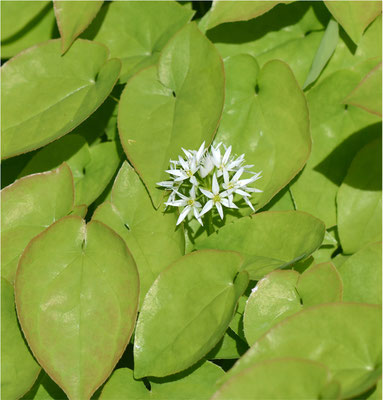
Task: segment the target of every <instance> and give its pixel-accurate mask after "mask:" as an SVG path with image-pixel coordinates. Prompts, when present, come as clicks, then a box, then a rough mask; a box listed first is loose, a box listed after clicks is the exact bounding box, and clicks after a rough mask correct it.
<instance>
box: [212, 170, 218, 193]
mask: <svg viewBox="0 0 383 400" xmlns="http://www.w3.org/2000/svg"><path fill="white" fill-rule="evenodd" d="M211 188H212V192H213V193H214V194H218V193H219V185H218V181H217V177H216V175H215V173H214V174H213V182H212V186H211Z"/></svg>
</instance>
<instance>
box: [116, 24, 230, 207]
mask: <svg viewBox="0 0 383 400" xmlns="http://www.w3.org/2000/svg"><path fill="white" fill-rule="evenodd" d="M185 54H187V57H186V56H185ZM223 101H224V72H223V67H222V60H221V58H220V56H219V54H218V52H217V50H216V49H215V48H214V46H213V45H212V44H211V43H210V42H209V41H208V40H207V39H206V37H204V36H203V35H202V34H201V32H200V31H199V30H198V28H197V26H196V25H195V24H194V23H191V24H188V25H186V26H185V27H184V28H182V29H181V30H180V31H179V32H178V33H177V34H176V35H175V36H174V37H173V38H172V40H171V41H170V42H169V43H168V44H167V46H166V47H165V48H164V50H163V51H162V53H161V57H160V60H159V63H158V69H157V67H155V66H153V67H150V68H147V69H145V70H143V71H141V72H139V73H138V74H137V75H135V76H134V77H133V78H132V79H130V80H129V82H128V83H127V85H126V87H125V89H124V92H123V93H122V95H121V100H120V105H119V111H118V119H119V122H118V127H119V132H120V138H121V142H122V145H123V147H124V150H125V152H126V154H127V156H128V158H129V161H130V162H131V163H132V164H133V165H134V168H135V169H136V171H137V172H138V174H139V175H140V177H141V179H142V180H143V181H144V183H145V185H146V186H147V188H148V190H149V192H150V195H151V196H152V199H153V202H154V205H155V206H156V207H158V206H159V203H160V198H161V196H162V194H163V192H162V191H160V190H158V189H156V183H157V182H160V181H163V180H165V179H167V174H166V172H165V170H166V169H168V168H169V161H170V159H173V158H174V157H177V156H178V155H179V154H180V152H181V147H184V148H189V149H198V148H199V146H200V145H201V143H202V142H203V141H206V143H207V144H209V143H210V142H211V140H212V138H213V136H214V133H215V130H216V128H217V124H218V122H219V119H220V117H221V112H222V106H223ZM154 137H155V138H156V140H153V138H154Z"/></svg>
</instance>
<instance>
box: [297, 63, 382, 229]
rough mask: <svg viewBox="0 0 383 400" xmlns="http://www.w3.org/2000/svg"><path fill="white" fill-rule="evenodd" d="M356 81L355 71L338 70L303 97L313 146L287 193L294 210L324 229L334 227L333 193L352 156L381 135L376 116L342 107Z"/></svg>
mask: <svg viewBox="0 0 383 400" xmlns="http://www.w3.org/2000/svg"><path fill="white" fill-rule="evenodd" d="M360 79H361V76H360V73H358V72H353V71H351V70H340V71H337V72H335V73H333V74H331V75H330V76H328V77H327V78H326V79H324V80H321V81H320V83H317V84H316V86H315V87H313V88H312V89H311V90H310V91H309V92H308V94H307V101H308V105H309V110H310V122H311V135H312V138H313V147H312V152H311V155H310V158H309V160H308V162H307V165H306V167H305V169H304V170H303V172H302V174H301V175H300V176H299V179H297V180H296V181H295V182H294V183H293V184H292V185H291V186H290V190H291V192H292V194H293V197H294V200H295V203H296V206H297V209H298V210H302V211H306V212H308V213H311V214H313V215H315V216H317V217H318V218H320V219H321V220H322V221H323V222H324V223H325V224H326V227H327V228H330V227H332V226H334V225H336V201H335V200H336V193H337V191H338V186H340V184H341V183H342V181H343V179H344V176H345V175H346V173H347V168H348V167H349V165H350V163H351V161H352V158H353V157H354V154H355V153H356V152H357V151H359V149H360V148H361V147H362V146H363V145H364V144H366V143H368V142H369V141H371V140H372V139H373V138H376V137H378V136H379V135H381V125H379V124H377V122H379V120H380V119H379V117H377V116H376V115H372V114H369V113H366V112H365V111H364V110H361V109H360V108H358V107H354V106H345V105H344V104H342V102H343V100H344V98H345V97H346V96H347V94H348V93H350V91H351V90H352V89H353V88H354V87H355V86H356V85H357V83H358V82H360ZM334 88H336V90H335V89H334Z"/></svg>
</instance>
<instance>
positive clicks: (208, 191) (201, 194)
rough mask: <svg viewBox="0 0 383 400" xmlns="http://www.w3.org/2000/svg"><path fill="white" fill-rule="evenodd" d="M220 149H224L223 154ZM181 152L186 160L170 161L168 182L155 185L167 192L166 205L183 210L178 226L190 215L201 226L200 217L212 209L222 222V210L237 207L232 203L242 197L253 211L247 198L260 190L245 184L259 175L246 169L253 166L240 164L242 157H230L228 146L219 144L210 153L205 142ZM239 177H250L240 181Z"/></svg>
mask: <svg viewBox="0 0 383 400" xmlns="http://www.w3.org/2000/svg"><path fill="white" fill-rule="evenodd" d="M221 146H223V147H224V152H223V153H222V154H221ZM182 151H183V152H184V154H185V157H181V156H179V157H178V160H171V161H170V169H168V170H166V172H167V173H168V174H169V175H170V180H168V181H163V182H158V183H157V185H158V186H162V187H163V188H164V189H165V190H168V191H169V192H170V195H169V197H168V200H167V201H166V202H165V205H166V206H172V207H179V208H182V211H180V215H179V217H178V220H177V225H179V224H180V223H181V222H182V221H183V220H185V218H186V217H187V216H188V215H189V214H191V215H192V216H194V218H196V220H197V221H198V222H199V223H200V224H201V225H203V222H202V219H201V217H202V216H203V215H204V214H206V213H207V212H209V211H212V212H213V210H214V209H215V210H216V211H217V212H218V214H219V216H220V217H221V219H223V217H224V209H223V207H226V208H238V206H237V204H235V203H234V201H237V200H238V201H239V200H241V198H242V199H243V200H244V201H245V202H246V204H247V205H248V206H249V207H250V208H251V209H252V210H253V211H254V207H253V205H252V203H251V201H250V198H251V196H252V194H253V193H260V192H262V190H260V189H256V188H254V187H250V186H248V185H250V184H252V183H253V182H255V181H256V180H258V179H260V178H261V172H257V173H255V172H253V171H251V170H249V169H250V168H252V167H253V165H243V164H244V163H245V155H244V154H242V155H240V156H239V157H237V156H233V155H232V154H231V151H232V148H231V146H229V147H226V146H225V145H223V144H222V143H218V145H216V146H213V145H212V146H211V147H210V151H209V150H208V148H205V142H203V143H202V145H201V146H200V148H199V149H198V150H185V149H182ZM242 174H250V175H252V176H250V177H248V178H246V179H240V178H241V177H242Z"/></svg>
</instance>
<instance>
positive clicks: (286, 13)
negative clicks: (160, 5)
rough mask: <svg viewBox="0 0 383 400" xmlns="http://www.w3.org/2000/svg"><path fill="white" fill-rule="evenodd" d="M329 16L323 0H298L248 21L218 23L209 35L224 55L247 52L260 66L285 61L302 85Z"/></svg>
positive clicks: (208, 32)
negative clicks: (318, 0) (275, 61)
mask: <svg viewBox="0 0 383 400" xmlns="http://www.w3.org/2000/svg"><path fill="white" fill-rule="evenodd" d="M221 3H222V5H223V3H225V4H229V3H232V4H236V2H235V3H233V2H221ZM260 3H261V2H258V1H255V2H248V4H254V6H260ZM217 4H218V3H217ZM329 18H330V14H329V12H328V11H327V9H326V7H325V6H324V5H323V4H322V2H315V1H314V2H311V1H310V2H308V1H296V2H294V3H292V4H289V5H285V4H279V5H277V6H276V7H274V8H273V9H272V10H270V11H268V12H267V13H265V14H264V15H262V16H260V17H258V18H256V19H252V20H250V21H247V22H246V21H245V22H244V21H240V22H232V23H226V24H222V25H219V26H217V27H215V28H213V29H211V30H209V31H207V33H206V35H207V37H208V38H209V39H210V40H211V41H212V42H213V43H214V44H215V46H216V47H217V49H218V50H219V52H220V53H221V55H222V57H224V58H226V57H227V56H233V55H238V54H248V55H251V56H253V57H254V58H256V60H257V62H258V64H259V66H260V67H262V66H263V65H265V64H266V63H267V62H269V61H271V60H275V59H278V60H282V61H284V62H285V63H286V64H288V65H289V67H290V68H291V69H292V71H293V73H294V75H295V77H296V79H297V80H298V82H299V86H300V87H302V85H303V83H304V81H305V79H306V77H307V75H308V73H309V70H310V67H311V64H312V61H313V59H314V57H315V54H316V51H317V49H318V47H319V44H320V41H321V39H322V37H323V33H324V30H325V28H326V26H327V23H328V21H329Z"/></svg>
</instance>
